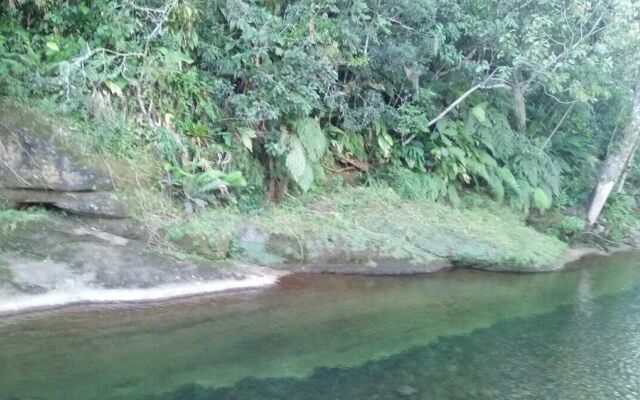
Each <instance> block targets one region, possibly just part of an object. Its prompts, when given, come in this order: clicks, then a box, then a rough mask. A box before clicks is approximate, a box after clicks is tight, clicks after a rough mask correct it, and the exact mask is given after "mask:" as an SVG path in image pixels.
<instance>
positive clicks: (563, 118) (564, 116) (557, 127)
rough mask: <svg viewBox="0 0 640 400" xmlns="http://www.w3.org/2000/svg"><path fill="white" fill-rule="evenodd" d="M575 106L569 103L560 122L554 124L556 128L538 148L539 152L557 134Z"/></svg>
mask: <svg viewBox="0 0 640 400" xmlns="http://www.w3.org/2000/svg"><path fill="white" fill-rule="evenodd" d="M575 105H576V103H575V102H574V103H571V105H570V106H569V108H567V110H566V111H565V112H564V114H563V115H562V118H560V121H558V123H557V124H556V127H555V128H553V131H551V135H549V137H548V138H547V140H545V141H544V143H543V144H542V146H541V147H540V152H541V153H542V151H543V150H544V149H545V147H547V145H548V144H549V142H551V139H552V138H553V136H554V135H555V134H556V132H558V129H560V126H562V123H563V122H564V120H565V119H567V117H568V116H569V114H570V113H571V111H572V110H573V107H574V106H575Z"/></svg>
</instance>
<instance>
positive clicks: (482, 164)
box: [0, 0, 640, 213]
mask: <svg viewBox="0 0 640 400" xmlns="http://www.w3.org/2000/svg"><path fill="white" fill-rule="evenodd" d="M1 4H2V8H0V94H2V95H5V96H9V97H13V98H15V99H20V100H22V101H25V102H29V101H31V100H32V99H47V101H48V102H49V103H50V104H55V106H56V107H58V108H57V109H58V110H60V112H65V113H66V114H68V115H72V116H75V118H78V119H80V120H82V121H84V122H85V123H86V124H87V126H90V127H93V128H92V130H91V132H92V134H93V135H94V136H95V140H96V143H98V146H99V147H100V148H101V149H103V150H104V151H106V152H109V153H110V154H112V155H114V156H117V157H124V158H126V157H130V158H131V157H135V152H136V151H139V150H140V149H149V148H152V149H154V151H155V152H156V154H157V156H158V158H159V159H161V160H162V163H161V164H162V165H163V167H162V168H161V169H160V170H159V171H158V179H159V180H162V181H163V182H165V183H167V184H168V185H170V186H171V188H172V190H174V191H175V192H176V193H179V195H180V196H181V197H182V198H184V199H186V200H187V202H188V203H189V207H205V206H207V205H208V204H210V203H217V202H219V201H225V200H224V199H227V200H228V199H230V198H231V199H236V200H237V201H239V202H240V203H243V204H245V205H246V206H247V207H252V206H251V204H253V206H255V207H257V206H258V205H261V204H263V201H267V202H269V201H279V200H281V199H282V198H283V196H284V195H285V193H286V191H287V190H289V191H291V192H295V191H308V190H310V189H312V188H313V187H318V186H322V185H327V184H329V183H328V182H333V181H335V179H337V177H340V176H344V175H345V173H350V174H349V176H357V177H358V179H359V182H361V183H369V184H371V183H372V182H384V183H386V184H388V185H390V186H392V187H394V188H396V190H398V192H399V193H401V194H402V195H404V196H407V197H411V198H416V197H429V198H432V199H434V200H439V199H442V200H446V201H448V202H450V203H452V204H454V205H455V204H457V203H458V202H459V201H460V200H459V199H460V196H461V194H462V193H464V192H468V191H479V192H482V193H486V194H488V195H490V196H492V197H493V198H495V199H497V200H499V201H506V202H508V203H509V204H510V205H512V206H513V207H514V208H517V209H520V210H523V211H525V212H530V211H532V210H538V211H544V210H547V209H549V208H552V207H557V208H560V209H577V208H579V207H581V206H582V205H583V204H584V202H585V201H588V197H589V194H590V193H592V191H593V190H594V187H595V186H596V184H597V182H598V179H600V178H599V176H600V175H599V174H600V171H601V170H602V168H603V163H605V162H606V160H607V157H608V156H609V155H611V154H612V153H615V152H616V151H618V150H617V149H618V148H619V147H620V146H622V145H624V146H627V147H629V144H630V143H631V145H632V147H633V146H635V148H637V146H638V140H635V142H634V141H626V142H625V141H624V140H623V138H624V137H625V132H627V131H629V129H630V128H629V127H630V126H633V123H632V122H633V121H632V120H633V115H634V113H633V112H632V109H633V104H634V103H633V93H634V91H633V89H634V87H635V86H636V84H637V82H638V80H639V76H638V66H639V65H640V64H639V61H640V60H639V59H638V56H637V54H638V50H639V44H640V43H639V42H640V29H639V25H640V5H639V4H638V3H637V2H634V1H632V0H593V1H587V0H562V1H557V0H515V1H506V0H455V1H451V0H384V1H382V0H324V1H322V0H281V1H277V0H253V1H251V0H244V1H243V0H135V1H134V0H104V1H89V0H86V1H60V0H4V3H1ZM627 136H628V135H627ZM625 154H626V153H625ZM630 154H631V155H632V154H633V151H631V152H630ZM633 165H634V163H633V158H632V156H631V157H627V159H626V160H625V163H624V166H623V167H624V168H623V170H621V172H620V173H619V174H618V175H619V176H617V177H616V183H617V185H619V188H618V189H619V190H618V189H616V190H615V192H620V193H616V194H615V196H614V200H613V203H611V202H610V204H614V203H615V207H618V208H620V209H621V210H623V211H621V212H622V213H624V212H627V213H631V212H632V211H631V210H633V209H634V207H635V203H634V202H635V196H636V195H637V193H638V187H639V182H640V175H639V172H638V168H637V166H636V167H635V168H633ZM636 165H637V163H636ZM341 174H342V175H341Z"/></svg>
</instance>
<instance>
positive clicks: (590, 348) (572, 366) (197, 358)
mask: <svg viewBox="0 0 640 400" xmlns="http://www.w3.org/2000/svg"><path fill="white" fill-rule="evenodd" d="M584 264H590V265H585V268H584V269H581V270H577V271H572V272H564V273H557V274H543V275H515V274H504V275H500V274H490V273H482V272H473V271H457V272H453V273H447V274H441V275H437V276H430V277H422V278H416V277H413V278H362V277H334V276H327V277H290V278H287V279H285V280H284V281H283V282H282V283H281V285H280V286H279V287H277V288H273V289H267V290H264V291H259V292H254V293H244V294H239V295H234V296H230V297H211V298H202V299H197V300H190V301H183V302H174V303H170V304H169V303H166V304H162V305H155V306H136V307H113V308H111V309H105V308H85V309H70V310H66V311H58V312H55V313H45V314H40V315H32V316H27V317H20V318H11V319H4V320H0V377H2V378H1V379H2V380H0V399H2V400H4V399H36V398H37V399H53V400H57V399H65V400H66V399H86V400H91V399H153V400H187V399H189V400H191V399H229V400H233V399H242V400H251V399H311V400H313V399H318V400H319V399H345V400H346V399H563V400H564V399H567V400H573V399H638V398H640V268H638V267H639V266H640V265H639V263H638V259H637V256H634V255H618V256H615V257H613V258H610V259H595V260H593V261H591V262H585V263H584Z"/></svg>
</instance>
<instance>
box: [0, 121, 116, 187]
mask: <svg viewBox="0 0 640 400" xmlns="http://www.w3.org/2000/svg"><path fill="white" fill-rule="evenodd" d="M3 122H4V121H3V120H2V121H0V187H3V188H5V189H43V190H52V191H56V192H81V191H96V190H110V189H112V188H113V186H112V185H111V181H110V180H109V178H108V177H106V176H102V175H101V174H100V173H98V172H96V171H94V170H92V169H90V168H87V167H85V166H83V165H81V164H79V163H78V162H76V161H75V160H74V159H73V158H72V157H71V156H70V155H69V154H67V153H65V152H62V151H60V150H59V149H58V148H57V147H56V146H55V145H53V144H51V143H50V142H48V141H47V140H45V139H42V138H41V137H38V136H36V135H34V134H32V133H29V132H25V131H20V130H17V129H16V130H9V129H7V126H6V124H4V123H3Z"/></svg>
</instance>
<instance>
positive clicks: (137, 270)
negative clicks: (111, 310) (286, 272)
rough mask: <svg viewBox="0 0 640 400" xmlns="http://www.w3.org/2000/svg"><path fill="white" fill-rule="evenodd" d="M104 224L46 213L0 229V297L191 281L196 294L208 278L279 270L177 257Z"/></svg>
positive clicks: (244, 277)
mask: <svg viewBox="0 0 640 400" xmlns="http://www.w3.org/2000/svg"><path fill="white" fill-rule="evenodd" d="M105 225H107V227H108V228H110V229H108V230H105V229H101V228H104V226H102V227H101V224H100V221H99V220H95V219H94V220H83V219H81V218H68V217H62V216H55V215H51V216H47V217H46V218H45V219H42V220H39V221H34V222H30V223H28V224H23V225H21V226H19V227H16V228H15V229H13V230H4V231H3V230H0V245H1V247H2V250H3V251H2V252H0V299H10V298H16V297H20V296H22V297H24V296H37V295H46V294H47V293H57V294H60V293H61V292H64V293H66V292H68V293H70V294H74V293H76V294H77V293H82V292H83V291H84V292H86V291H92V292H95V291H108V290H113V289H117V290H120V291H122V290H140V289H153V288H162V287H186V286H195V288H194V289H193V290H191V289H189V291H188V293H191V294H197V293H199V292H206V291H207V289H206V288H207V287H209V286H210V284H211V283H216V282H222V281H231V282H232V283H231V285H229V286H230V287H232V288H233V287H243V286H244V283H245V281H246V282H247V283H248V282H249V281H250V280H251V279H254V278H261V279H262V280H258V281H256V282H263V281H264V282H267V281H268V280H269V279H271V280H275V279H276V278H277V277H278V276H280V275H282V273H281V272H277V271H274V270H270V269H267V268H262V267H258V266H255V265H250V264H240V263H233V264H232V263H212V262H210V261H206V260H191V259H190V260H186V259H177V258H174V257H171V256H169V255H167V254H164V253H162V252H159V251H157V250H155V249H153V248H151V247H150V246H149V245H148V244H147V242H146V241H143V240H139V239H137V238H133V239H132V238H128V237H124V236H121V235H119V234H118V233H121V232H122V231H124V232H127V231H128V230H129V229H128V228H127V227H120V228H116V227H114V226H113V225H114V224H113V223H111V224H108V223H107V224H105ZM136 236H137V235H131V236H130V237H136ZM234 282H235V283H234ZM207 285H209V286H207ZM197 286H201V287H202V289H201V290H200V291H199V290H198V289H197ZM249 286H255V285H249ZM172 293H176V292H175V291H173V292H172ZM0 311H1V310H0Z"/></svg>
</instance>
